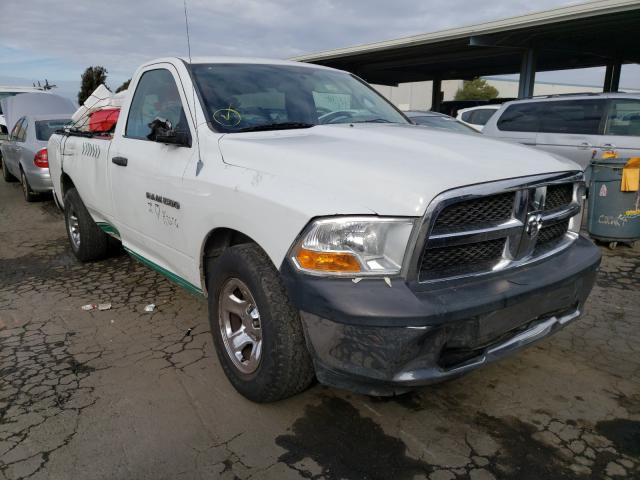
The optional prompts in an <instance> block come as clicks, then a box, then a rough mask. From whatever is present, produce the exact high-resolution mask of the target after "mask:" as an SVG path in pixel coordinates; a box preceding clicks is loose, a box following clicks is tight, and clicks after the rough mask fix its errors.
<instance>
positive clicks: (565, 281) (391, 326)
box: [292, 238, 600, 395]
mask: <svg viewBox="0 0 640 480" xmlns="http://www.w3.org/2000/svg"><path fill="white" fill-rule="evenodd" d="M599 263H600V252H599V250H598V249H597V247H595V246H594V245H593V244H592V243H591V242H590V241H588V240H586V239H584V238H580V239H579V240H578V241H576V242H575V244H574V245H573V246H571V247H569V248H568V249H567V250H566V251H564V252H562V253H560V254H558V255H556V256H554V257H551V258H549V259H547V260H545V261H543V262H539V263H537V264H534V265H531V266H528V267H524V268H522V269H517V270H518V271H514V272H511V273H509V274H508V275H498V276H493V277H487V278H485V279H483V280H474V281H473V282H467V283H466V284H464V283H458V284H456V283H450V284H448V286H447V287H446V288H439V289H438V290H436V291H433V290H431V291H413V294H412V295H414V296H415V298H416V299H417V301H419V302H420V304H421V305H422V306H423V313H422V315H423V316H422V321H419V322H418V321H416V320H417V319H416V317H415V315H413V314H412V315H411V320H412V321H411V322H410V323H406V322H404V323H403V319H402V318H401V317H395V318H393V317H387V318H386V321H385V322H383V323H382V324H381V322H380V320H381V319H380V318H379V317H378V315H377V313H378V312H379V309H377V308H375V306H374V304H372V303H371V302H370V303H369V304H368V305H358V304H357V302H358V298H359V297H358V295H357V294H356V292H358V291H359V287H362V288H367V286H366V285H362V284H365V281H364V280H363V281H362V282H360V283H359V284H358V285H357V286H353V284H352V285H351V286H349V285H348V284H345V285H344V289H343V292H344V293H343V295H345V296H346V297H347V300H346V301H345V302H346V303H349V305H350V308H352V309H357V310H358V311H359V312H362V311H366V310H367V309H368V311H369V314H370V315H371V319H372V321H371V322H370V323H369V324H367V322H366V321H365V320H366V318H365V317H363V316H361V315H359V316H358V317H355V316H352V315H346V314H345V315H344V316H341V312H340V311H338V310H335V309H333V310H328V309H327V308H326V304H325V303H324V302H326V300H327V298H323V299H319V298H318V297H316V300H315V301H313V300H311V298H312V297H311V296H309V295H305V297H304V298H303V299H302V300H303V301H301V302H298V303H299V304H300V303H301V304H302V305H299V306H300V307H301V308H300V310H301V316H302V321H303V325H304V330H305V335H306V339H307V345H308V348H309V350H310V352H311V355H312V357H313V358H314V363H315V367H316V374H317V377H318V380H319V381H320V382H321V383H324V384H327V385H332V386H336V387H340V388H346V389H349V390H355V391H358V392H361V393H366V394H375V395H390V394H396V393H401V392H404V391H407V390H409V389H411V388H412V387H415V386H419V385H427V384H430V383H436V382H440V381H443V380H447V379H449V378H454V377H457V376H459V375H461V374H464V373H466V372H469V371H471V370H473V369H475V368H478V367H480V366H482V365H485V364H487V363H490V362H493V361H495V360H498V359H500V358H503V357H506V356H508V355H510V354H512V353H514V352H515V351H517V350H519V349H521V348H523V347H525V346H528V345H531V344H532V343H534V342H537V341H539V340H541V339H543V338H545V337H547V336H548V335H551V334H553V333H554V332H556V331H558V330H560V329H561V328H563V327H564V326H566V325H567V324H569V323H570V322H571V321H573V320H575V319H576V318H578V317H579V315H580V312H581V311H582V310H583V307H584V304H585V302H586V300H587V297H588V295H589V293H590V291H591V288H592V287H593V284H594V282H595V278H596V274H597V267H598V265H599ZM349 283H352V282H349ZM378 283H379V284H383V282H378ZM378 283H373V282H372V283H370V288H373V289H378V288H379V290H377V291H376V302H381V304H383V305H386V307H387V308H388V311H391V310H393V308H392V307H393V306H394V305H396V304H397V299H398V298H401V299H403V302H405V301H406V296H407V295H408V293H407V291H406V290H407V289H409V290H410V288H409V287H408V286H407V285H406V284H400V282H397V281H396V282H394V283H393V287H392V288H388V287H386V286H385V287H384V288H382V287H380V286H379V285H378ZM316 287H317V288H320V285H319V284H316ZM308 288H310V287H308ZM317 288H316V289H317ZM316 293H317V292H316ZM292 297H293V298H294V301H296V299H300V295H299V292H295V291H294V292H293V293H292ZM367 298H369V297H367ZM434 301H437V305H438V308H437V309H436V310H435V311H434V308H433V302H434ZM354 303H355V305H354ZM471 303H473V306H470V305H471ZM443 306H446V308H444V309H443V308H442V307H443ZM398 309H399V310H398V312H400V311H401V309H402V305H399V306H398ZM314 310H315V311H314ZM325 312H326V313H325ZM414 313H415V312H414Z"/></svg>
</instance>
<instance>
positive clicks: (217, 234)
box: [199, 227, 260, 295]
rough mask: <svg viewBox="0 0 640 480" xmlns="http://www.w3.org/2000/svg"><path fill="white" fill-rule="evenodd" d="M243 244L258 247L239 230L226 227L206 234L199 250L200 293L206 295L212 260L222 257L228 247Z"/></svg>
mask: <svg viewBox="0 0 640 480" xmlns="http://www.w3.org/2000/svg"><path fill="white" fill-rule="evenodd" d="M245 243H254V244H256V245H258V246H260V245H259V244H258V242H256V241H255V240H254V239H252V238H251V237H250V236H248V235H246V234H244V233H242V232H241V231H239V230H235V229H233V228H227V227H218V228H214V229H212V230H210V231H209V233H207V235H206V236H205V238H204V241H203V242H202V247H201V249H200V257H199V258H200V283H201V284H202V291H203V292H205V295H207V292H208V286H207V272H208V268H209V267H208V265H210V264H211V263H212V261H213V259H215V258H217V257H219V256H220V255H222V253H223V252H224V251H225V250H226V249H227V248H229V247H233V246H235V245H242V244H245Z"/></svg>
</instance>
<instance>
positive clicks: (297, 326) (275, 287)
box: [207, 244, 314, 403]
mask: <svg viewBox="0 0 640 480" xmlns="http://www.w3.org/2000/svg"><path fill="white" fill-rule="evenodd" d="M208 267H209V268H208V269H207V286H208V290H209V321H210V323H211V333H212V335H213V341H214V344H215V347H216V352H217V355H218V358H219V360H220V364H221V365H222V369H223V370H224V373H225V375H226V376H227V378H228V379H229V380H230V382H231V384H232V385H233V386H234V388H235V389H236V390H237V391H238V392H239V393H240V394H242V395H244V396H245V397H246V398H248V399H249V400H252V401H254V402H260V403H264V402H274V401H277V400H281V399H283V398H287V397H290V396H292V395H295V394H297V393H299V392H301V391H303V390H305V389H306V388H307V387H308V386H309V385H310V384H311V382H312V381H313V378H314V370H313V363H312V361H311V357H310V355H309V352H308V351H307V348H306V345H305V340H304V333H303V331H302V322H301V321H300V316H299V313H298V310H297V309H296V308H295V307H294V306H293V304H292V303H291V301H290V300H289V297H288V295H287V292H286V289H285V287H284V285H283V283H282V281H281V279H280V277H279V274H278V271H277V270H276V269H275V267H274V266H273V263H272V262H271V260H270V259H269V257H268V256H267V255H266V253H265V252H264V251H263V250H262V249H260V247H258V246H257V245H255V244H242V245H236V246H234V247H230V248H228V249H227V250H225V251H224V252H223V253H222V255H220V257H218V258H216V259H214V260H211V261H210V263H209V265H208Z"/></svg>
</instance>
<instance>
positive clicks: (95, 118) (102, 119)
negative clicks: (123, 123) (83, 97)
mask: <svg viewBox="0 0 640 480" xmlns="http://www.w3.org/2000/svg"><path fill="white" fill-rule="evenodd" d="M118 115H120V109H119V108H103V109H101V110H96V111H95V112H93V113H92V114H91V115H89V130H90V131H92V132H110V131H111V130H113V128H114V127H115V126H116V122H117V121H118Z"/></svg>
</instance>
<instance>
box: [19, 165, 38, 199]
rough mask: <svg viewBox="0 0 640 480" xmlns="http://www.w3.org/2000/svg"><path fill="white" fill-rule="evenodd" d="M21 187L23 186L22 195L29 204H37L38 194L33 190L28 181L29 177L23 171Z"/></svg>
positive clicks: (21, 172) (21, 173)
mask: <svg viewBox="0 0 640 480" xmlns="http://www.w3.org/2000/svg"><path fill="white" fill-rule="evenodd" d="M20 185H21V186H22V193H23V195H24V199H25V200H26V201H27V202H35V201H36V200H37V199H38V194H37V193H35V192H34V191H33V190H31V185H29V181H28V180H27V176H26V175H25V174H24V172H23V171H22V170H20Z"/></svg>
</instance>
